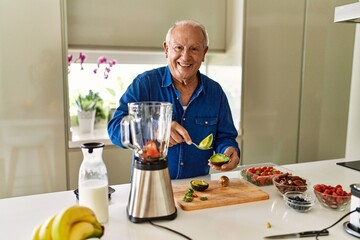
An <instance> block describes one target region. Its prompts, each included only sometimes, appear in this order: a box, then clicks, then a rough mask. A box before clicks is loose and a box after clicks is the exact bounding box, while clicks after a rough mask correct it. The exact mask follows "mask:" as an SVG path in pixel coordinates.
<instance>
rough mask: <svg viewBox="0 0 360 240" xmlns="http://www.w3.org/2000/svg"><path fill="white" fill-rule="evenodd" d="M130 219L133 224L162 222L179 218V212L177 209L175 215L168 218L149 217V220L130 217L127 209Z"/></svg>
mask: <svg viewBox="0 0 360 240" xmlns="http://www.w3.org/2000/svg"><path fill="white" fill-rule="evenodd" d="M126 211H127V215H128V218H129V220H130V221H131V222H133V223H143V222H148V221H160V220H174V219H175V218H176V216H177V210H176V208H175V212H174V213H173V214H170V215H167V216H160V217H147V218H139V217H134V216H131V215H129V210H128V208H126Z"/></svg>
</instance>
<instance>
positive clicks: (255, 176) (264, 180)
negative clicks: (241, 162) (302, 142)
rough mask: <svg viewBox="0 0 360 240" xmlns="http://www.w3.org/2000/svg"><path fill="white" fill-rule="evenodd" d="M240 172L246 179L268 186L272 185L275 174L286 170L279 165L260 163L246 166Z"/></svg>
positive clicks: (258, 184)
mask: <svg viewBox="0 0 360 240" xmlns="http://www.w3.org/2000/svg"><path fill="white" fill-rule="evenodd" d="M240 174H241V176H242V177H243V178H244V179H245V180H247V181H249V182H251V183H253V184H255V185H257V186H267V185H272V184H273V181H272V179H273V178H274V177H275V176H278V175H281V174H284V171H282V170H280V168H279V167H277V166H272V165H262V166H261V165H260V166H253V167H248V168H244V169H242V170H241V171H240Z"/></svg>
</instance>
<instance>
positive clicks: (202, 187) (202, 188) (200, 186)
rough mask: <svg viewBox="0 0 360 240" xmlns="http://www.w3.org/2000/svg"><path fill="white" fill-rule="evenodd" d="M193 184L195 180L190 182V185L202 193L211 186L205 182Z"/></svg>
mask: <svg viewBox="0 0 360 240" xmlns="http://www.w3.org/2000/svg"><path fill="white" fill-rule="evenodd" d="M193 182H194V180H193V181H190V185H191V187H192V188H193V189H194V190H195V191H199V192H202V191H205V190H206V189H207V188H208V187H209V184H208V183H207V182H204V184H193Z"/></svg>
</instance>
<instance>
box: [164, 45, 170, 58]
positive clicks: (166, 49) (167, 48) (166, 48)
mask: <svg viewBox="0 0 360 240" xmlns="http://www.w3.org/2000/svg"><path fill="white" fill-rule="evenodd" d="M163 48H164V52H165V57H166V58H167V57H168V51H169V47H168V45H167V44H166V41H164V42H163Z"/></svg>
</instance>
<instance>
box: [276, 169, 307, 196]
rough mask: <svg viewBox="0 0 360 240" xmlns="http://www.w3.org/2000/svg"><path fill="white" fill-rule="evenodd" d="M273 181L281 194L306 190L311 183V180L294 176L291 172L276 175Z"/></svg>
mask: <svg viewBox="0 0 360 240" xmlns="http://www.w3.org/2000/svg"><path fill="white" fill-rule="evenodd" d="M273 183H274V186H275V187H276V189H277V190H278V192H279V193H280V194H281V195H284V194H285V193H287V192H293V191H297V192H305V191H306V190H307V189H308V186H309V185H310V182H309V180H307V179H305V178H302V177H299V176H293V175H292V174H290V173H285V174H282V175H279V176H276V177H274V178H273Z"/></svg>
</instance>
